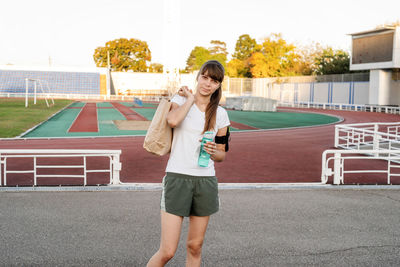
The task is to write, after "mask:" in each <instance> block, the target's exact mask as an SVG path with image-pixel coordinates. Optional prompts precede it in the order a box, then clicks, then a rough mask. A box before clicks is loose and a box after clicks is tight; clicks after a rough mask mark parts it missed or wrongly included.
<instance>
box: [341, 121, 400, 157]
mask: <svg viewBox="0 0 400 267" xmlns="http://www.w3.org/2000/svg"><path fill="white" fill-rule="evenodd" d="M399 133H400V122H391V123H383V122H380V123H374V122H371V123H357V124H342V125H335V147H337V148H344V149H356V150H360V149H373V150H374V151H379V150H382V149H389V150H400V135H399ZM399 153H400V152H399Z"/></svg>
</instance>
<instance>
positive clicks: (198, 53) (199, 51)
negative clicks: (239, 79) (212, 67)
mask: <svg viewBox="0 0 400 267" xmlns="http://www.w3.org/2000/svg"><path fill="white" fill-rule="evenodd" d="M210 43H211V47H210V48H208V49H207V48H205V47H202V46H196V47H195V48H193V49H192V51H191V52H190V55H189V57H188V59H187V60H186V71H187V72H192V71H195V70H199V69H200V68H201V66H202V65H203V64H204V62H206V61H208V60H211V59H214V60H217V61H219V62H220V63H221V64H222V65H223V66H224V67H226V57H227V55H228V52H227V50H226V43H225V42H222V41H218V40H212V41H211V42H210Z"/></svg>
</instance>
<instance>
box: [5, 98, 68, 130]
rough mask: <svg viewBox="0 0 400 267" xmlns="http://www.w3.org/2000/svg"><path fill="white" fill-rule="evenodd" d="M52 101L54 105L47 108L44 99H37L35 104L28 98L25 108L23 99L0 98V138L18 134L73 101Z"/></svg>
mask: <svg viewBox="0 0 400 267" xmlns="http://www.w3.org/2000/svg"><path fill="white" fill-rule="evenodd" d="M54 102H55V105H54V106H52V107H50V108H48V107H47V106H46V102H45V100H44V99H38V100H37V104H36V105H34V104H33V99H30V100H29V106H28V107H27V108H25V99H22V98H21V99H16V98H12V99H8V98H0V138H4V137H16V136H19V135H20V134H22V133H23V132H25V131H27V130H29V129H30V128H32V127H33V126H35V125H37V124H39V123H41V122H42V121H45V120H46V119H47V118H49V117H50V116H51V115H53V114H54V113H56V112H57V111H59V110H60V109H62V108H64V107H66V106H67V105H69V104H71V103H72V102H73V101H72V100H64V99H56V100H54Z"/></svg>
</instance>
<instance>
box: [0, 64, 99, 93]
mask: <svg viewBox="0 0 400 267" xmlns="http://www.w3.org/2000/svg"><path fill="white" fill-rule="evenodd" d="M26 78H29V79H40V81H41V82H42V83H43V86H44V87H45V86H47V85H46V83H47V84H48V86H49V88H50V91H51V93H54V94H88V95H91V94H93V95H99V94H100V73H95V72H61V71H27V70H0V93H25V79H26Z"/></svg>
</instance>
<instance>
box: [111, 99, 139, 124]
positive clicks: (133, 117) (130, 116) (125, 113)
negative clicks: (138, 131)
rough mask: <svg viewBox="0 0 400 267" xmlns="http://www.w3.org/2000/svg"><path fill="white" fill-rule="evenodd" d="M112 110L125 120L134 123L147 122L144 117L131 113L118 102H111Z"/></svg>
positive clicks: (131, 111)
mask: <svg viewBox="0 0 400 267" xmlns="http://www.w3.org/2000/svg"><path fill="white" fill-rule="evenodd" d="M111 104H112V105H113V107H114V108H116V109H117V110H118V111H119V112H120V113H121V114H122V115H123V116H124V117H125V118H126V119H127V120H134V121H147V119H146V118H145V117H143V116H142V115H140V114H139V113H137V112H135V111H133V110H132V109H131V108H129V107H127V106H124V105H122V104H121V103H119V102H111Z"/></svg>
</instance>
